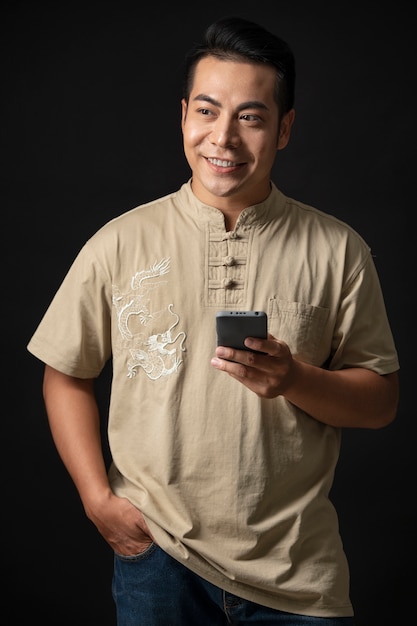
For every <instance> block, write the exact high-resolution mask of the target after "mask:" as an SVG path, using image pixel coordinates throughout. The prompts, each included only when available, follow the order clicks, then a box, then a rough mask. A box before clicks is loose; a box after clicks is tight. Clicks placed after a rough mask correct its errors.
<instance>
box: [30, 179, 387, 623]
mask: <svg viewBox="0 0 417 626" xmlns="http://www.w3.org/2000/svg"><path fill="white" fill-rule="evenodd" d="M234 308H236V309H240V310H243V309H256V310H265V311H266V312H267V313H268V320H269V322H268V324H269V331H270V332H271V333H272V334H273V335H274V336H275V337H277V338H279V339H282V340H284V341H286V342H287V343H288V344H289V346H290V348H291V350H292V351H293V353H294V354H296V355H297V356H299V357H300V358H302V359H303V360H305V361H307V362H309V363H313V364H315V365H317V366H323V367H328V368H330V369H341V368H346V367H356V366H358V367H365V368H369V369H372V370H374V371H376V372H378V373H380V374H387V373H389V372H392V371H395V370H397V369H398V367H399V365H398V358H397V353H396V350H395V346H394V341H393V338H392V334H391V331H390V327H389V324H388V321H387V316H386V311H385V307H384V301H383V297H382V294H381V289H380V284H379V281H378V278H377V274H376V271H375V267H374V264H373V260H372V257H371V254H370V251H369V248H368V246H367V245H366V244H365V243H364V241H363V240H362V238H361V237H360V236H359V235H358V234H357V233H356V232H354V231H353V230H352V229H351V228H350V227H349V226H347V225H346V224H344V223H342V222H340V221H339V220H337V219H335V218H334V217H332V216H329V215H327V214H325V213H322V212H320V211H318V210H316V209H314V208H312V207H309V206H306V205H304V204H302V203H300V202H296V201H294V200H292V199H290V198H287V197H285V196H284V195H283V194H282V193H281V192H280V191H279V190H278V189H277V188H276V187H275V186H274V185H272V191H271V194H270V196H269V198H268V199H267V200H266V201H265V202H263V203H261V204H259V205H257V206H255V207H249V208H247V209H245V210H244V211H243V212H242V213H241V215H240V217H239V220H238V222H237V224H236V228H235V230H234V231H233V232H226V231H225V228H224V220H223V215H222V213H221V212H220V211H218V210H217V209H215V208H213V207H209V206H207V205H204V204H202V203H201V202H199V201H198V200H197V199H196V198H195V196H194V195H193V193H192V191H191V187H190V182H188V183H186V184H184V185H183V186H182V187H181V188H180V189H179V191H178V192H176V193H173V194H171V195H169V196H166V197H164V198H161V199H158V200H156V201H154V202H150V203H148V204H146V205H142V206H140V207H137V208H135V209H132V210H131V211H129V212H127V213H125V214H123V215H121V216H120V217H118V218H116V219H114V220H112V221H111V222H109V223H108V224H106V225H105V226H104V227H103V228H101V229H100V230H99V231H98V232H97V233H96V234H95V235H94V236H93V237H92V238H91V239H90V240H89V241H88V242H87V243H86V244H85V246H84V247H83V249H82V250H81V252H80V253H79V255H78V257H77V258H76V260H75V262H74V264H73V266H72V267H71V268H70V271H69V272H68V275H67V276H66V278H65V279H64V281H63V284H62V285H61V287H60V288H59V290H58V292H57V294H56V296H55V298H54V300H53V302H52V303H51V305H50V307H49V308H48V310H47V312H46V314H45V316H44V318H43V320H42V321H41V323H40V325H39V327H38V329H37V330H36V332H35V333H34V335H33V337H32V339H31V341H30V343H29V345H28V349H29V351H30V352H32V353H33V354H34V355H35V356H37V357H38V358H39V359H41V360H42V361H44V362H45V363H48V364H49V365H51V366H52V367H54V368H56V369H58V370H61V371H62V372H65V373H66V374H70V375H73V376H77V377H81V378H90V377H97V376H98V375H99V374H100V372H101V370H102V369H103V367H104V365H105V363H106V361H107V360H108V359H110V358H112V360H113V382H112V390H111V402H110V413H109V429H108V434H109V442H110V447H111V451H112V457H113V465H112V467H111V468H110V472H109V476H110V480H111V484H112V488H113V489H114V491H115V493H117V494H118V495H120V496H126V497H127V498H129V499H130V500H131V501H132V502H133V503H134V504H135V505H136V506H137V507H139V508H140V509H141V511H142V512H143V514H144V516H145V518H146V521H147V522H148V524H149V527H150V530H151V532H152V534H153V535H154V537H155V540H156V542H157V543H158V544H159V545H160V546H161V548H163V549H164V550H166V551H167V552H168V553H169V554H170V555H171V556H173V557H174V558H176V559H177V560H179V561H180V562H182V563H183V564H184V565H186V566H187V567H189V568H190V569H191V570H193V571H194V572H196V573H198V574H199V575H201V576H202V577H204V578H206V579H207V580H209V581H211V582H212V583H214V584H215V585H218V586H219V587H222V588H223V589H225V590H228V591H230V592H232V593H235V594H237V595H239V596H241V597H243V598H246V599H249V600H252V601H254V602H258V603H260V604H263V605H266V606H270V607H272V608H277V609H281V610H283V611H289V612H295V613H301V614H308V615H317V616H324V617H326V616H348V615H352V606H351V603H350V599H349V572H348V565H347V561H346V557H345V554H344V551H343V547H342V542H341V539H340V536H339V530H338V520H337V515H336V512H335V510H334V507H333V505H332V503H331V502H330V500H329V498H328V494H329V490H330V488H331V485H332V481H333V476H334V469H335V466H336V463H337V460H338V455H339V447H340V437H341V433H340V431H339V430H338V429H336V428H333V427H331V426H326V425H324V424H322V423H320V422H318V421H316V420H315V419H313V418H311V417H309V416H308V415H307V414H306V413H304V412H303V411H300V410H299V409H297V408H295V407H294V406H292V405H291V404H290V403H288V402H287V401H286V400H285V399H284V398H282V397H278V398H275V399H273V400H265V399H261V398H259V397H258V396H256V395H255V394H254V393H252V392H251V391H249V390H248V389H246V388H245V387H244V386H243V385H241V384H240V383H238V382H237V381H235V380H233V379H232V378H231V377H229V376H227V375H226V374H225V373H224V372H220V371H218V370H215V369H213V368H212V367H211V365H210V358H211V357H212V356H213V355H214V350H215V346H216V333H215V314H216V312H217V311H218V310H220V309H221V310H227V309H234Z"/></svg>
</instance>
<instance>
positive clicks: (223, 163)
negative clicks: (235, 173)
mask: <svg viewBox="0 0 417 626" xmlns="http://www.w3.org/2000/svg"><path fill="white" fill-rule="evenodd" d="M208 160H209V161H210V163H213V165H219V166H220V167H233V166H234V165H236V163H234V162H233V161H221V160H220V159H210V158H209V159H208Z"/></svg>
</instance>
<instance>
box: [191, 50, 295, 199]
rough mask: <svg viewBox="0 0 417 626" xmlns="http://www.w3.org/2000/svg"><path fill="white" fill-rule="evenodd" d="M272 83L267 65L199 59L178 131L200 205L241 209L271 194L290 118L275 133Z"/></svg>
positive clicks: (275, 106)
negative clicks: (272, 172) (271, 183)
mask: <svg viewBox="0 0 417 626" xmlns="http://www.w3.org/2000/svg"><path fill="white" fill-rule="evenodd" d="M275 79H276V73H275V70H274V68H272V67H270V66H267V65H258V64H256V65H255V64H250V63H241V62H235V61H223V60H219V59H216V58H214V57H206V58H204V59H202V60H201V61H199V63H198V65H197V67H196V71H195V77H194V84H193V87H192V91H191V94H190V98H189V102H188V106H187V104H186V102H185V101H184V100H183V101H182V131H183V139H184V151H185V156H186V158H187V161H188V163H189V165H190V167H191V170H192V188H193V191H194V193H195V195H196V196H197V197H198V198H199V199H200V200H201V201H202V202H205V203H206V204H209V205H211V206H215V207H217V208H219V209H222V208H240V209H242V208H245V207H246V206H250V205H252V204H256V203H258V202H261V201H262V200H264V199H265V198H266V197H267V196H268V195H269V192H270V173H271V168H272V165H273V163H274V160H275V156H276V151H277V150H278V149H281V148H283V147H285V146H286V145H287V143H288V139H289V134H290V128H291V124H292V119H293V117H292V114H288V115H287V116H284V118H283V120H281V128H280V129H279V115H278V107H277V104H276V102H275V100H274V88H275ZM279 130H280V132H281V133H282V134H281V135H279ZM283 131H284V132H283Z"/></svg>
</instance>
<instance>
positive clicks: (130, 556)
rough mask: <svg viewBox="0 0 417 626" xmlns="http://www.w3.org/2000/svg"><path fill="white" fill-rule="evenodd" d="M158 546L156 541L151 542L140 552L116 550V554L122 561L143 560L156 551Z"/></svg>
mask: <svg viewBox="0 0 417 626" xmlns="http://www.w3.org/2000/svg"><path fill="white" fill-rule="evenodd" d="M156 548H157V545H156V543H154V542H152V543H150V544H149V546H148V547H147V548H145V549H144V550H143V551H142V552H139V553H138V554H128V555H126V554H120V553H119V552H115V553H114V556H115V557H116V558H117V559H119V560H120V561H126V562H128V561H130V562H132V561H142V560H144V559H146V558H148V557H149V556H150V555H151V554H152V553H153V552H155V550H156Z"/></svg>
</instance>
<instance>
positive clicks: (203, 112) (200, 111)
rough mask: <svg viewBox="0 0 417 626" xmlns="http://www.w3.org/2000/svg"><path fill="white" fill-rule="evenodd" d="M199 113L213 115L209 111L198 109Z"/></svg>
mask: <svg viewBox="0 0 417 626" xmlns="http://www.w3.org/2000/svg"><path fill="white" fill-rule="evenodd" d="M197 113H201V115H212V113H211V111H210V110H209V109H197Z"/></svg>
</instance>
